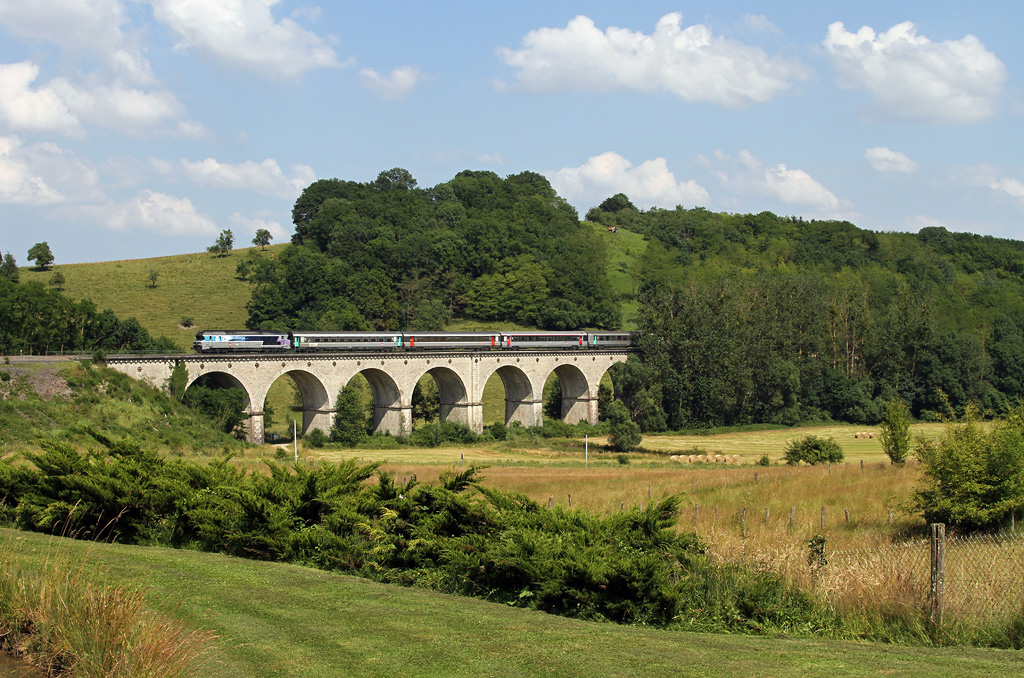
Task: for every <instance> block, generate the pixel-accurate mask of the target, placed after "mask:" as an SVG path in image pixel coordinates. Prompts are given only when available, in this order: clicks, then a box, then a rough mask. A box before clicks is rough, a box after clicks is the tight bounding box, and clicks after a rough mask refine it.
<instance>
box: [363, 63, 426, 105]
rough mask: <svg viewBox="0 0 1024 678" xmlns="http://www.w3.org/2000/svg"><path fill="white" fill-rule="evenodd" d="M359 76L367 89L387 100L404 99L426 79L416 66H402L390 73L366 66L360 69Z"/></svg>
mask: <svg viewBox="0 0 1024 678" xmlns="http://www.w3.org/2000/svg"><path fill="white" fill-rule="evenodd" d="M359 77H360V78H361V79H362V81H363V86H364V87H366V89H368V90H370V91H371V92H373V93H374V94H376V95H377V96H379V97H380V98H382V99H386V100H387V101H399V100H401V99H404V98H405V96H406V95H407V94H409V92H411V91H412V90H413V89H415V87H416V86H417V85H418V84H420V83H421V82H423V81H424V80H425V79H426V77H425V76H424V75H423V73H421V72H420V69H419V68H418V67H416V66H400V67H399V68H396V69H395V70H393V71H391V73H390V74H388V75H381V74H380V73H378V72H377V71H375V70H373V69H372V68H364V69H362V70H361V71H359Z"/></svg>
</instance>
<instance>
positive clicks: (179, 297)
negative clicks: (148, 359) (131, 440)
mask: <svg viewBox="0 0 1024 678" xmlns="http://www.w3.org/2000/svg"><path fill="white" fill-rule="evenodd" d="M282 247H284V245H272V246H270V247H268V248H267V250H266V252H265V253H264V254H265V255H266V256H273V255H274V253H275V252H276V251H278V250H280V249H281V248H282ZM257 251H259V250H257ZM247 252H248V250H247V249H237V250H233V251H232V252H231V253H230V254H229V255H228V256H226V257H214V256H212V255H209V254H205V253H203V254H181V255H176V256H169V257H156V258H153V259H126V260H124V261H106V262H100V263H94V264H65V265H60V264H58V265H57V266H55V267H54V268H53V269H52V270H51V271H45V272H42V271H37V270H35V269H31V268H22V269H21V280H22V281H29V280H39V281H41V282H43V283H48V282H49V280H50V277H51V276H52V275H53V271H54V270H59V271H60V272H61V273H63V274H64V278H65V281H66V282H65V286H64V289H65V291H66V293H67V294H68V295H69V296H71V297H72V298H74V299H91V300H92V301H93V302H94V303H95V304H96V308H97V309H99V310H101V311H102V310H104V309H108V308H109V309H111V310H113V311H114V312H115V313H116V314H117V315H118V317H120V318H129V317H132V316H134V317H135V318H137V319H138V321H139V322H140V323H142V325H143V327H145V328H146V329H147V330H149V332H150V334H152V335H153V336H159V335H161V334H163V335H166V336H168V337H170V338H171V339H173V340H174V341H175V342H176V343H177V344H178V345H179V346H180V347H181V348H182V349H188V350H191V348H192V341H193V339H195V334H196V330H197V329H203V328H215V327H216V328H224V329H238V328H242V327H245V321H246V318H248V312H247V311H246V310H245V304H246V302H248V301H249V295H250V288H249V283H247V282H243V281H241V280H239V279H238V278H236V277H235V267H236V266H237V265H238V262H239V261H240V260H241V259H243V258H244V257H245V256H246V254H247ZM150 270H154V271H156V272H157V273H159V274H160V276H159V278H158V279H157V284H156V287H155V288H151V287H150V286H149V272H150ZM185 316H190V317H192V318H193V322H194V325H195V326H194V327H191V328H184V327H181V326H180V325H181V319H182V317H185Z"/></svg>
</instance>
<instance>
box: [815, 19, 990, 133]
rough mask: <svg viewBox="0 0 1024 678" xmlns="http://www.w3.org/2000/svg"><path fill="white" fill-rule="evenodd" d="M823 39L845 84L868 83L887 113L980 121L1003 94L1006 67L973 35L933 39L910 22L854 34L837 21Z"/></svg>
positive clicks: (914, 118)
mask: <svg viewBox="0 0 1024 678" xmlns="http://www.w3.org/2000/svg"><path fill="white" fill-rule="evenodd" d="M822 44H823V45H824V46H825V49H826V50H827V52H828V54H829V55H830V56H831V58H832V64H833V66H834V67H835V71H836V80H837V82H838V84H839V86H840V87H843V88H846V89H858V88H866V89H867V90H868V91H870V92H871V95H872V97H873V98H874V100H875V104H876V106H877V108H878V112H879V113H880V114H881V115H882V116H883V117H885V118H889V119H893V120H910V121H925V122H945V123H972V122H979V121H981V120H985V119H986V118H989V117H991V116H992V115H993V114H994V113H995V111H996V107H997V105H998V103H999V101H1000V99H1001V98H1002V93H1003V83H1004V82H1005V80H1006V68H1005V66H1004V65H1003V63H1002V62H1001V61H1000V60H999V59H998V58H997V57H996V55H995V54H993V53H992V52H990V51H988V50H987V49H985V46H984V45H982V44H981V41H979V40H978V39H977V38H976V37H974V36H973V35H967V36H965V37H963V38H961V39H960V40H947V41H944V42H939V43H933V42H932V41H930V40H929V39H928V38H926V37H924V36H919V35H917V28H916V27H915V26H914V24H913V23H911V22H909V21H908V22H905V23H901V24H897V25H895V26H893V27H892V28H890V29H889V30H888V31H885V32H884V33H879V34H876V33H875V31H874V30H872V29H871V28H870V27H868V26H864V27H863V28H861V29H860V30H859V31H857V32H856V33H850V32H849V31H847V30H846V28H845V27H844V26H843V24H842V23H841V22H836V23H833V24H832V25H830V26H829V27H828V34H827V36H826V38H825V40H824V42H823V43H822Z"/></svg>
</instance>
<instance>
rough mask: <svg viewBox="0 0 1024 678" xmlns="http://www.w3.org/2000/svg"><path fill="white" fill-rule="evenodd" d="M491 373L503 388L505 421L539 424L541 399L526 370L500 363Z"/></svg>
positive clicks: (531, 424) (524, 424) (527, 424)
mask: <svg viewBox="0 0 1024 678" xmlns="http://www.w3.org/2000/svg"><path fill="white" fill-rule="evenodd" d="M492 374H497V375H498V378H499V379H501V385H502V386H503V387H504V388H505V423H506V424H507V423H509V422H512V421H518V422H520V423H521V424H522V425H523V426H539V425H540V423H541V412H540V407H541V401H540V398H539V397H537V395H536V394H535V392H534V391H535V390H534V386H533V383H532V382H531V381H530V377H529V376H528V375H527V374H526V372H524V371H523V370H522V369H520V368H518V367H515V366H514V365H502V366H500V367H498V368H497V369H495V370H494V372H492ZM489 377H490V375H488V378H489ZM486 381H487V380H486V379H484V382H485V383H486Z"/></svg>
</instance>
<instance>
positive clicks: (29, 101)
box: [0, 61, 82, 134]
mask: <svg viewBox="0 0 1024 678" xmlns="http://www.w3.org/2000/svg"><path fill="white" fill-rule="evenodd" d="M37 77H39V67H38V66H36V65H35V64H33V63H30V62H28V61H22V62H20V63H16V64H0V120H3V121H4V122H5V123H7V125H9V126H10V127H11V128H13V129H16V130H23V131H33V132H37V131H45V132H58V133H61V134H79V133H81V131H82V126H81V124H80V123H79V121H78V116H76V115H75V114H74V113H72V112H71V110H70V109H69V108H68V105H67V103H66V102H65V101H64V99H63V97H61V95H60V94H59V93H58V92H57V91H56V90H55V89H54V88H53V87H50V86H44V87H39V88H36V89H32V83H33V82H34V81H35V79H36V78H37Z"/></svg>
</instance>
